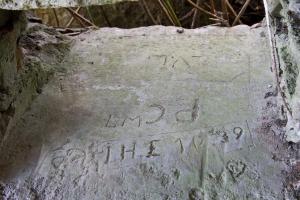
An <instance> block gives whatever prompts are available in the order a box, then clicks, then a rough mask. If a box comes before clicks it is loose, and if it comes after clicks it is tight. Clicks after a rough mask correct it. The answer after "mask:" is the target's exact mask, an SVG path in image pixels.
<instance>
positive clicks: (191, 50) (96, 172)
mask: <svg viewBox="0 0 300 200" xmlns="http://www.w3.org/2000/svg"><path fill="white" fill-rule="evenodd" d="M264 35H265V33H264V30H263V29H252V30H251V29H250V28H249V27H246V26H239V27H235V28H231V29H226V28H212V27H211V28H205V29H197V30H185V32H184V33H183V34H178V33H177V32H176V28H165V27H151V28H140V29H133V30H121V29H101V30H99V31H96V32H92V33H86V34H83V35H81V36H79V38H78V39H77V41H76V43H75V46H74V47H73V49H72V50H71V53H70V56H69V57H68V58H67V59H66V60H65V61H64V62H63V63H62V66H64V67H65V68H67V69H68V73H58V74H57V75H56V78H55V79H54V80H53V81H51V83H50V84H48V85H47V86H46V87H45V88H44V90H43V93H42V94H41V95H40V96H39V97H38V99H37V100H36V101H35V102H34V104H33V105H32V109H31V110H30V111H28V112H27V113H26V114H25V115H24V117H23V118H22V119H21V120H20V122H19V124H18V125H17V126H16V127H15V128H14V129H13V130H12V132H11V134H10V135H9V137H7V138H6V140H5V141H4V143H3V146H2V147H1V151H0V155H1V157H0V177H1V180H2V181H3V184H2V185H1V186H0V189H1V188H2V193H3V195H4V197H6V198H8V197H13V198H17V199H26V198H28V199H43V200H47V199H49V200H50V199H64V200H67V199H70V200H71V199H72V200H73V199H89V200H92V199H103V200H104V199H105V200H108V199H116V200H120V199H132V200H141V199H147V200H150V199H151V200H160V199H162V200H165V199H178V200H183V199H189V200H194V199H209V200H211V199H220V200H221V199H222V200H223V199H230V200H231V199H268V200H269V199H270V200H271V199H283V198H284V197H287V196H286V195H287V194H285V188H284V184H283V183H284V175H283V174H282V172H283V171H284V170H285V169H286V166H285V163H284V162H283V161H282V160H283V159H280V157H277V155H276V153H275V150H274V149H276V148H277V149H278V148H280V144H278V143H277V142H276V140H275V137H274V138H273V137H269V140H266V138H267V136H270V134H272V136H273V134H274V135H276V134H278V130H279V127H277V128H276V127H274V126H273V124H272V123H271V122H270V121H271V120H277V119H278V118H277V117H278V108H277V107H276V98H274V97H272V95H270V94H272V93H270V92H272V91H274V89H275V88H274V86H273V81H272V73H271V72H270V60H269V49H268V46H267V42H266V38H265V36H264ZM267 92H269V93H268V94H269V95H267V96H266V95H265V94H266V93H267ZM266 114H267V116H265V115H266ZM264 123H265V124H264ZM266 124H268V125H266ZM271 131H273V132H271ZM278 145H279V146H278ZM275 147H276V148H275ZM0 194H1V193H0ZM291 199H292V198H291Z"/></svg>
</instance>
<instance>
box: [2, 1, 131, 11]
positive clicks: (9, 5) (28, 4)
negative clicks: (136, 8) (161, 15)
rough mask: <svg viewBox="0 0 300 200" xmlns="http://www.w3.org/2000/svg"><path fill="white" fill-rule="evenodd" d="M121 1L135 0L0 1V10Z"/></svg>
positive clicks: (88, 4)
mask: <svg viewBox="0 0 300 200" xmlns="http://www.w3.org/2000/svg"><path fill="white" fill-rule="evenodd" d="M121 1H135V0H47V1H45V0H0V9H5V10H28V9H36V8H58V7H77V6H90V5H105V4H112V3H117V2H121Z"/></svg>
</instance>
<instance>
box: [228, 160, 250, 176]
mask: <svg viewBox="0 0 300 200" xmlns="http://www.w3.org/2000/svg"><path fill="white" fill-rule="evenodd" d="M227 169H228V171H229V173H230V174H231V176H232V178H234V179H235V178H238V177H239V176H241V175H242V174H243V173H244V172H245V169H246V164H245V163H244V162H242V161H239V160H231V161H229V162H228V163H227Z"/></svg>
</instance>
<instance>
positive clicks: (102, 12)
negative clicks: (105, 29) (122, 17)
mask: <svg viewBox="0 0 300 200" xmlns="http://www.w3.org/2000/svg"><path fill="white" fill-rule="evenodd" d="M100 10H101V14H102V16H103V18H104V20H105V21H106V24H107V25H108V26H109V27H112V25H111V23H110V21H109V20H108V17H107V15H106V12H105V10H104V9H103V7H102V6H100Z"/></svg>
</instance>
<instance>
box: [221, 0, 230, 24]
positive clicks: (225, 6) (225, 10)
mask: <svg viewBox="0 0 300 200" xmlns="http://www.w3.org/2000/svg"><path fill="white" fill-rule="evenodd" d="M221 4H222V16H223V18H224V19H225V20H226V21H227V26H229V16H228V10H227V4H226V0H222V2H221Z"/></svg>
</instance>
